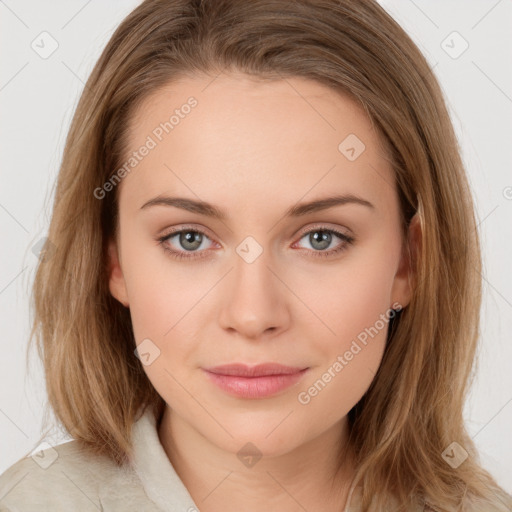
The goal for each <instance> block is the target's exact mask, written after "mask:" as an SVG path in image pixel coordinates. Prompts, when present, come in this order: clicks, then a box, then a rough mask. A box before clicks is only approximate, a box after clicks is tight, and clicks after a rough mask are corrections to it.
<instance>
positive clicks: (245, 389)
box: [203, 363, 309, 398]
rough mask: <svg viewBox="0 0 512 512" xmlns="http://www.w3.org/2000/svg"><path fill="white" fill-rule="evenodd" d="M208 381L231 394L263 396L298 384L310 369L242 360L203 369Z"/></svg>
mask: <svg viewBox="0 0 512 512" xmlns="http://www.w3.org/2000/svg"><path fill="white" fill-rule="evenodd" d="M203 370H204V371H205V373H206V374H207V376H208V377H209V378H210V380H211V381H212V382H213V383H214V384H216V385H217V386H218V387H219V388H220V389H222V390H223V391H225V392H227V393H228V394H230V395H234V396H237V397H240V398H265V397H269V396H273V395H275V394H277V393H279V392H280V391H283V390H285V389H286V388H289V387H290V386H292V385H293V384H295V383H297V382H298V381H299V380H300V379H301V378H302V377H303V375H304V374H305V373H306V372H307V371H308V370H309V368H300V367H292V366H284V365H282V364H278V363H264V364H258V365H255V366H249V365H246V364H242V363H234V364H226V365H221V366H215V367H212V368H203Z"/></svg>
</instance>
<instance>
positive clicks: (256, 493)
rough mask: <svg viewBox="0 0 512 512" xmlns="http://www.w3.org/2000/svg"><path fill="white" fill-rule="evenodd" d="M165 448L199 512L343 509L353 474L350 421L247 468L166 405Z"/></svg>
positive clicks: (161, 433) (324, 511)
mask: <svg viewBox="0 0 512 512" xmlns="http://www.w3.org/2000/svg"><path fill="white" fill-rule="evenodd" d="M158 430H159V437H160V442H161V443H162V446H163V447H164V450H165V452H166V454H167V456H168V458H169V460H170V462H171V464H172V465H173V467H174V469H175V471H176V473H177V474H178V476H179V477H180V478H181V480H182V482H183V483H184V485H185V487H186V488H187V490H188V492H189V493H190V495H191V497H192V499H193V500H194V502H195V503H196V505H197V506H198V507H199V509H200V510H201V512H220V511H222V512H231V511H233V512H234V511H239V510H244V511H247V512H267V511H268V510H279V511H282V512H297V511H301V512H303V511H304V510H307V511H309V512H313V511H315V510H322V512H328V511H329V510H333V511H334V510H336V511H337V512H339V511H340V510H343V508H344V507H345V503H346V500H347V496H348V491H349V487H350V484H351V482H352V476H353V471H354V465H353V460H354V458H353V454H352V452H351V450H349V449H347V446H348V443H347V439H348V419H347V418H346V417H344V418H343V419H342V421H341V422H340V423H336V424H334V425H333V426H332V427H331V428H330V429H329V430H328V431H326V432H324V433H322V435H321V436H319V437H317V438H314V439H312V440H310V441H308V442H307V443H304V444H302V445H300V446H297V447H296V448H295V449H294V450H292V451H290V452H288V453H285V454H281V455H276V456H263V457H262V458H261V459H260V460H258V461H257V462H256V463H254V464H251V461H249V463H248V464H247V466H246V465H244V464H243V463H242V462H241V461H240V459H239V458H238V457H237V456H236V455H237V454H236V453H233V452H232V451H226V450H223V449H222V448H220V447H218V446H217V445H215V444H213V443H211V442H210V441H209V440H208V439H207V438H205V437H204V436H203V435H202V434H201V433H199V432H198V431H197V430H195V429H193V428H192V427H191V426H190V425H189V424H188V423H186V422H184V421H183V420H182V419H181V418H180V417H179V416H177V415H176V414H174V413H172V411H171V410H170V409H169V408H168V407H167V408H166V410H165V412H164V414H163V417H162V421H161V423H160V425H159V427H158Z"/></svg>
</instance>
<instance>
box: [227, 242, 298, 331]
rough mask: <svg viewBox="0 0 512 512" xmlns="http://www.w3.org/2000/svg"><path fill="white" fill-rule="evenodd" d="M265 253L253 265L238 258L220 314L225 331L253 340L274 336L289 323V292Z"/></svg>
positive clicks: (228, 281)
mask: <svg viewBox="0 0 512 512" xmlns="http://www.w3.org/2000/svg"><path fill="white" fill-rule="evenodd" d="M266 254H267V253H266V252H265V251H264V252H263V253H262V254H261V255H260V256H259V257H258V258H257V259H256V260H255V261H253V262H252V263H248V262H247V261H245V260H244V259H243V258H241V257H239V256H238V255H235V260H234V261H235V263H234V265H235V268H234V269H233V270H232V271H231V272H230V273H229V276H227V279H226V283H225V288H224V291H223V294H224V299H223V300H222V301H221V309H220V312H219V323H220V325H221V327H222V328H223V329H225V330H227V331H230V332H231V333H233V334H234V333H238V334H239V335H240V337H243V338H247V339H252V340H255V339H261V338H262V337H264V336H275V335H276V334H278V333H279V332H282V331H284V330H286V329H288V326H289V324H290V303H289V300H290V291H289V290H288V289H287V288H286V286H285V285H284V284H283V283H282V282H281V280H280V279H278V278H277V277H276V275H275V274H278V272H276V270H275V269H274V268H272V265H271V264H270V262H269V261H268V258H267V256H266ZM269 267H270V268H269Z"/></svg>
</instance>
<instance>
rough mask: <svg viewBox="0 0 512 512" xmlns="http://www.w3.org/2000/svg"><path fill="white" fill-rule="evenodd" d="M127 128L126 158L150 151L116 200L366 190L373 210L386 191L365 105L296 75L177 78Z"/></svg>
mask: <svg viewBox="0 0 512 512" xmlns="http://www.w3.org/2000/svg"><path fill="white" fill-rule="evenodd" d="M128 133H129V138H128V146H129V148H130V154H131V152H132V151H138V150H139V149H141V148H142V147H143V146H146V147H150V148H151V149H150V150H149V151H144V153H145V156H144V157H143V158H140V157H139V160H138V161H137V164H136V166H135V167H134V168H133V170H132V171H130V172H129V175H128V176H127V177H126V178H124V179H123V181H122V183H121V185H122V189H123V190H124V191H123V193H122V194H121V202H123V196H124V197H125V202H128V203H129V204H131V205H134V206H137V207H140V206H141V205H142V204H143V203H144V202H145V201H147V200H148V199H150V198H151V197H154V196H157V195H159V194H164V193H169V194H171V193H172V194H173V195H176V194H178V193H179V194H180V195H186V196H188V197H194V196H197V197H200V198H204V199H207V200H211V202H217V203H219V202H225V201H227V202H229V203H232V204H233V207H245V208H248V205H249V204H250V202H251V199H252V198H254V201H255V202H258V201H259V203H260V208H261V200H262V198H263V199H265V201H266V202H267V201H268V202H271V201H273V202H276V201H277V202H279V203H282V202H283V201H284V202H286V203H289V204H291V203H293V202H296V201H298V200H299V199H300V198H302V197H304V199H314V197H315V195H320V194H321V193H322V192H324V193H325V192H326V191H329V192H330V191H332V192H334V191H336V192H347V193H354V194H357V195H361V194H362V192H366V195H367V196H370V197H372V198H373V201H372V202H374V203H377V204H378V203H379V202H380V203H382V206H384V203H385V202H386V201H387V200H390V199H392V198H393V197H394V178H393V174H392V170H391V167H390V165H389V163H388V161H387V158H386V154H385V153H384V147H383V145H382V140H381V138H380V136H379V134H378V133H376V131H375V130H374V128H373V126H372V123H371V122H370V119H369V118H368V116H367V115H366V113H365V111H364V109H363V108H362V107H361V106H360V105H359V104H358V103H357V102H356V101H354V100H353V99H351V97H350V96H348V95H346V94H344V93H340V92H338V91H334V90H333V89H331V88H329V87H327V86H325V85H323V84H320V83H318V82H315V81H313V80H308V79H305V78H299V77H292V78H285V79H280V80H272V81H269V80H266V81H265V80H260V79H254V78H251V77H248V76H247V75H242V74H239V75H224V74H221V75H220V76H218V77H211V76H209V77H207V76H195V77H187V78H181V79H180V80H178V81H174V82H172V83H169V84H167V85H166V86H164V87H162V88H160V89H159V90H157V91H155V92H154V93H153V94H151V95H150V96H149V97H148V98H146V99H145V101H143V102H142V103H141V104H140V105H139V107H138V108H137V110H136V111H135V112H134V113H133V115H132V117H131V119H130V123H129V131H128ZM128 157H129V155H126V158H128ZM384 188H388V189H389V190H388V191H385V190H384ZM386 194H387V195H386ZM305 196H307V197H305ZM197 197H196V198H197Z"/></svg>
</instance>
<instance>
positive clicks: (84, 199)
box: [28, 0, 512, 511]
mask: <svg viewBox="0 0 512 512" xmlns="http://www.w3.org/2000/svg"><path fill="white" fill-rule="evenodd" d="M231 71H236V72H241V73H244V74H246V75H247V76H249V77H253V78H254V79H259V80H280V79H284V78H286V77H303V78H307V79H311V80H315V81H317V82H319V83H321V84H323V85H325V86H327V87H329V88H331V89H333V90H336V91H339V92H343V93H345V94H348V95H350V97H351V98H352V99H354V100H355V101H357V102H358V104H359V105H361V106H362V107H363V108H364V111H365V112H366V113H367V115H368V117H369V119H370V120H371V123H372V124H373V126H375V127H376V128H377V130H378V133H379V136H380V137H381V139H382V141H384V142H385V147H386V149H387V155H388V156H389V162H390V163H391V165H392V168H393V171H394V175H395V179H396V186H397V189H398V192H399V201H400V210H401V227H402V232H403V235H404V244H405V242H406V240H407V239H406V236H407V229H408V226H409V223H410V221H411V218H412V217H413V216H414V215H416V216H417V217H418V218H419V221H420V224H421V232H422V237H421V243H420V244H419V247H418V250H417V251H416V252H415V253H414V254H412V253H409V254H410V255H411V257H412V260H411V261H412V262H413V267H414V277H413V281H414V289H413V296H412V298H411V301H410V303H409V305H408V306H407V307H405V308H404V309H403V310H402V311H400V314H399V315H397V316H396V317H395V318H393V320H392V321H391V324H390V327H389V331H388V339H387V343H386V349H385V352H384V355H383V359H382V362H381V365H380V367H379V370H378V372H377V374H376V375H375V377H374V380H373V381H372V383H371V385H370V387H369V389H368V390H367V392H366V393H365V395H364V396H363V397H362V398H361V400H360V401H359V402H358V403H357V404H356V405H355V406H354V407H353V408H352V410H351V411H350V412H349V415H348V416H349V424H350V442H351V444H352V446H353V447H354V450H355V453H356V455H357V466H356V467H357V474H356V479H355V480H356V481H357V482H359V483H360V484H361V485H362V490H363V494H362V507H363V510H364V511H367V510H369V508H370V506H372V507H374V506H375V507H377V508H376V510H389V508H385V504H386V499H387V497H389V496H394V498H396V499H397V500H398V501H397V502H398V503H399V505H400V506H399V508H396V509H394V510H397V511H404V510H409V509H410V506H411V504H412V503H414V502H415V500H420V501H421V502H422V503H424V504H428V505H429V506H430V507H432V508H433V509H434V510H436V509H439V510H443V511H456V510H459V509H460V507H461V506H462V505H467V504H469V503H473V502H475V503H482V504H483V506H484V507H485V510H486V511H491V510H502V509H501V508H499V507H505V506H507V507H511V506H512V498H511V496H510V495H509V494H507V493H506V492H505V491H504V490H503V489H501V488H500V487H499V486H498V484H497V483H496V481H495V480H494V479H493V478H492V476H491V475H490V474H489V473H488V472H487V471H486V470H484V469H483V468H482V467H481V463H480V460H479V455H478V452H477V449H476V447H475V444H474V442H473V440H472V439H471V437H470V436H469V435H468V432H467V431H466V428H465V425H464V420H463V406H464V403H465V400H466V395H467V393H468V389H469V385H470V384H471V382H472V379H473V376H474V371H475V369H476V368H475V366H476V364H475V354H476V349H477V344H478V339H479V334H480V333H479V324H480V317H479V313H480V303H481V275H480V272H481V255H480V242H479V238H478V232H477V225H476V220H475V213H474V205H473V199H472V196H471V190H470V188H469V184H468V181H467V177H466V174H465V170H464V167H463V163H462V160H461V156H460V148H459V145H458V141H457V139H456V136H455V134H454V130H453V126H452V124H451V121H450V117H449V114H448V111H447V107H446V104H445V101H444V99H443V95H442V92H441V89H440V86H439V84H438V82H437V80H436V78H435V76H434V74H433V72H432V69H431V68H430V66H429V65H428V63H427V61H426V59H425V57H424V56H423V55H422V53H421V52H420V50H419V49H418V47H417V46H416V45H415V44H414V43H413V41H412V40H411V38H410V37H409V36H408V35H407V34H406V32H405V31H404V30H403V29H402V28H401V27H400V26H399V25H398V23H397V22H396V21H395V20H394V19H393V18H392V17H391V16H390V15H389V14H388V13H387V12H386V11H385V10H384V9H383V8H382V7H381V6H380V5H379V4H378V3H377V2H376V1H374V0H358V1H357V2H354V1H350V0H336V1H334V0H296V1H293V2H292V1H286V0H251V1H250V2H242V1H236V0H208V1H207V0H165V1H164V0H146V1H144V2H142V3H141V4H140V5H139V6H138V7H137V8H136V9H135V10H133V11H132V12H131V13H130V14H129V15H128V16H127V17H126V18H125V19H124V20H123V22H122V23H121V24H120V26H119V27H118V28H117V29H116V31H115V32H114V34H113V36H112V37H111V39H110V40H109V42H108V44H107V46H106V47H105V49H104V51H103V52H102V54H101V56H100V58H99V60H98V61H97V63H96V65H95V67H94V69H93V70H92V73H91V75H90V77H89V79H88V80H87V83H86V85H85V88H84V90H83V92H82V94H81V97H80V100H79V102H78V105H77V108H76V111H75V114H74V117H73V119H72V122H71V126H70V129H69V132H68V135H67V139H66V144H65V148H64V153H63V158H62V162H61V166H60V171H59V175H58V178H57V187H56V193H55V198H54V204H53V212H52V216H51V221H50V225H49V230H48V238H47V241H46V244H45V246H44V248H43V254H45V256H44V257H42V258H41V260H40V262H39V264H38V267H37V269H36V275H35V279H34V283H33V290H32V300H33V311H34V318H33V323H32V329H31V332H30V340H29V344H28V348H30V345H31V343H32V340H33V337H34V335H37V349H38V354H39V357H40V358H41V360H42V362H43V365H44V372H45V382H46V388H47V394H48V402H47V407H48V405H49V406H51V408H52V409H53V412H54V413H55V415H56V417H57V418H58V420H59V421H60V423H61V424H62V425H63V426H64V427H65V429H66V430H67V432H69V433H70V434H71V435H72V436H73V437H74V438H75V439H77V440H79V442H80V443H83V445H84V446H85V447H86V448H87V449H88V450H90V451H91V452H94V453H95V454H102V455H106V456H107V457H109V458H110V459H111V460H112V461H114V462H115V463H116V464H117V465H119V466H121V465H123V464H125V463H126V462H127V461H128V460H130V457H131V454H132V447H131V444H130V438H131V427H132V425H133V423H134V421H136V419H137V415H138V412H139V411H140V410H145V408H146V407H151V409H152V411H153V412H154V414H155V417H157V418H158V419H160V417H161V414H162V412H163V410H164V408H165V401H164V400H163V398H162V397H161V396H159V395H158V393H157V392H156V390H155V389H154V387H153V386H152V384H151V382H150V381H149V379H148V377H147V375H146V374H145V372H144V370H143V366H142V364H141V363H140V361H139V359H138V358H137V357H136V355H135V354H134V349H135V347H136V344H135V340H134V334H133V329H132V324H131V318H130V312H129V309H128V308H126V307H125V306H123V305H122V304H121V303H120V302H118V301H117V300H116V299H114V298H113V297H112V295H111V293H110V291H109V286H108V281H109V266H108V253H107V244H108V241H109V240H110V239H112V237H116V236H117V233H118V230H117V226H118V192H119V187H116V189H115V191H114V192H113V193H109V194H106V195H105V197H104V198H103V199H101V200H99V199H98V198H97V197H96V196H95V195H94V194H93V191H94V190H95V189H97V188H98V187H102V186H103V184H104V183H106V182H107V181H109V180H110V179H112V177H113V176H114V174H115V172H116V170H117V169H118V168H119V167H120V166H121V165H122V162H123V161H125V159H126V151H127V150H128V146H127V144H128V142H127V140H128V131H129V123H130V119H131V118H132V117H131V116H133V113H134V112H135V111H136V109H137V107H138V106H139V105H140V104H141V102H143V101H144V100H145V99H146V98H148V96H149V95H151V94H154V93H155V92H156V91H158V90H159V88H160V87H163V86H166V85H168V84H170V83H172V81H174V80H177V79H179V78H183V77H195V76H198V75H200V74H202V75H205V76H212V77H214V76H216V75H218V74H219V73H229V72H231ZM404 247H408V245H404ZM31 305H32V304H31ZM454 441H456V442H457V443H459V444H460V445H461V446H462V447H463V448H464V449H465V450H466V451H467V452H468V454H469V456H468V458H467V459H466V460H465V461H464V462H463V463H462V464H460V465H459V466H458V467H457V468H452V467H451V466H450V465H449V464H447V462H446V461H445V459H444V458H443V456H442V454H443V451H444V450H445V449H446V448H447V447H448V446H449V445H450V444H451V443H452V442H454ZM340 464H341V461H340ZM493 507H494V508H493ZM372 510H373V509H372ZM464 510H465V509H464Z"/></svg>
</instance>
